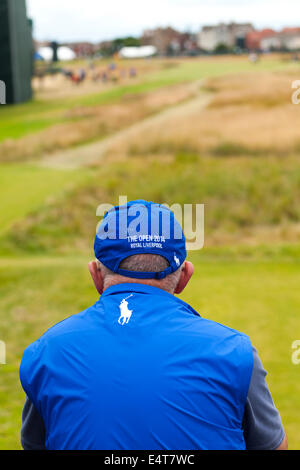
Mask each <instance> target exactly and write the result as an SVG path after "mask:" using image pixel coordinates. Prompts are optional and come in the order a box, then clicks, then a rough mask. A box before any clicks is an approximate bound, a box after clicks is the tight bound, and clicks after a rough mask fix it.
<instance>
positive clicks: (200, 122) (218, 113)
mask: <svg viewBox="0 0 300 470" xmlns="http://www.w3.org/2000/svg"><path fill="white" fill-rule="evenodd" d="M298 76H299V74H298V72H293V73H292V72H277V74H274V73H272V74H270V73H265V72H262V73H256V74H254V73H250V74H240V75H235V76H232V77H230V78H229V77H223V78H217V79H216V78H215V79H211V80H208V81H207V82H206V87H207V88H208V89H209V90H210V91H212V90H213V91H214V93H215V94H214V97H213V100H212V103H211V105H210V106H209V107H208V109H205V110H202V111H200V112H199V111H198V110H197V109H194V110H193V111H192V112H191V113H190V114H189V115H188V116H187V115H174V116H173V117H171V118H170V120H169V123H168V126H167V127H165V128H164V129H160V127H159V126H156V125H155V123H154V124H153V125H152V126H149V127H148V128H147V129H146V130H145V131H144V132H143V133H140V134H139V135H138V136H135V137H134V139H130V138H127V139H126V138H124V139H123V140H122V141H118V143H117V144H116V145H115V146H111V148H110V149H109V152H108V155H109V153H113V154H114V155H116V154H118V155H125V156H127V157H130V156H131V155H150V156H151V155H159V154H166V153H171V154H174V153H176V152H180V151H181V152H189V153H198V154H199V153H201V154H209V155H213V156H234V155H241V156H243V155H253V156H261V155H266V154H268V155H273V156H276V155H278V156H283V157H284V156H286V155H287V154H291V153H297V154H298V153H299V148H300V145H299V143H300V138H299V128H300V113H299V107H298V106H295V105H293V104H292V103H291V93H292V89H291V83H292V81H293V80H295V79H296V78H297V77H298Z"/></svg>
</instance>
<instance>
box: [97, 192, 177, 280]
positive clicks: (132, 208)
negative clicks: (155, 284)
mask: <svg viewBox="0 0 300 470" xmlns="http://www.w3.org/2000/svg"><path fill="white" fill-rule="evenodd" d="M94 251H95V256H96V258H97V259H98V260H99V261H101V263H102V264H104V266H106V267H107V268H108V269H110V270H111V271H113V272H115V273H118V274H120V275H122V276H126V277H132V278H136V279H163V278H165V277H166V276H167V275H168V274H171V273H172V272H174V271H177V269H178V268H179V267H180V266H181V265H182V263H183V262H184V260H185V259H186V246H185V236H184V233H183V231H182V228H181V225H180V224H179V222H178V221H177V220H176V218H175V215H174V213H173V212H172V211H171V210H170V209H168V208H167V207H166V206H164V205H162V204H156V203H154V202H148V201H144V200H137V201H130V202H128V203H127V204H125V205H122V206H116V207H113V208H112V209H110V210H109V211H108V212H106V214H105V215H104V217H103V220H102V222H101V224H100V226H99V228H98V231H97V235H96V238H95V244H94ZM137 254H155V255H160V256H163V257H164V258H165V259H166V260H167V261H168V262H169V266H168V267H167V268H166V269H165V270H164V271H161V272H141V271H128V270H125V269H121V268H120V264H121V262H122V261H123V260H124V259H126V258H128V257H129V256H132V255H137Z"/></svg>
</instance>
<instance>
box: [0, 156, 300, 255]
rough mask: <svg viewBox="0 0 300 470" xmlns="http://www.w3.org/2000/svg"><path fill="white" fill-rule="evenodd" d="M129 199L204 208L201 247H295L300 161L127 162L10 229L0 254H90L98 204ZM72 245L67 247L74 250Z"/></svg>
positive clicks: (299, 228)
mask: <svg viewBox="0 0 300 470" xmlns="http://www.w3.org/2000/svg"><path fill="white" fill-rule="evenodd" d="M120 194H126V195H127V197H128V199H129V200H130V199H140V198H144V199H147V200H155V201H158V202H162V203H169V204H173V203H180V204H185V203H186V204H191V203H204V204H205V235H206V240H205V244H206V245H207V246H219V245H232V244H234V245H243V244H246V245H259V244H269V245H272V244H276V243H283V242H284V243H287V242H290V243H297V242H298V240H299V233H300V224H299V220H300V206H299V200H300V159H299V158H298V157H287V158H285V159H284V160H283V159H282V158H279V157H260V158H253V157H250V156H247V157H243V158H240V157H227V158H222V159H217V158H211V157H210V158H208V157H198V156H197V155H193V154H191V155H190V154H182V153H180V154H178V155H176V157H175V158H174V159H171V160H170V159H169V158H166V159H164V158H161V159H160V160H154V159H152V158H150V157H149V158H142V159H138V158H132V159H131V160H130V161H127V160H125V161H123V160H121V161H118V162H113V163H108V162H106V165H105V166H103V167H101V168H98V169H94V173H93V176H92V175H91V177H90V178H89V180H88V185H83V186H82V187H80V188H75V189H74V190H72V191H70V192H69V193H68V194H67V195H65V196H63V197H60V198H56V199H53V201H52V202H51V203H49V204H47V205H46V206H43V208H42V209H41V210H38V211H35V212H33V213H32V214H31V215H30V216H28V217H27V218H26V219H25V220H22V221H21V222H20V223H16V224H14V226H13V227H12V229H11V230H10V231H9V233H7V234H6V236H5V237H4V238H3V237H2V239H1V240H0V252H1V251H2V252H5V251H7V250H9V251H15V250H18V251H20V252H26V251H30V252H36V253H37V252H39V251H42V252H45V253H46V252H49V251H50V252H60V253H62V252H64V253H65V252H68V251H70V250H71V251H72V250H73V249H74V247H76V249H78V250H80V251H82V250H83V251H85V250H86V249H88V247H89V244H90V240H91V237H92V236H93V235H94V233H95V228H96V224H97V222H98V221H97V218H96V208H97V207H98V205H99V204H101V203H103V202H108V201H111V202H112V203H114V202H115V203H117V202H118V197H119V195H120ZM71 240H72V242H71Z"/></svg>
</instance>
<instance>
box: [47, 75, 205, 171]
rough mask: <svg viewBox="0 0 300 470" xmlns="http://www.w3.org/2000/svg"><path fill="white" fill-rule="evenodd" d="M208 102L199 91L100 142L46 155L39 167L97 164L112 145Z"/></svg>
mask: <svg viewBox="0 0 300 470" xmlns="http://www.w3.org/2000/svg"><path fill="white" fill-rule="evenodd" d="M198 86H199V84H198ZM210 100H211V95H210V94H208V93H204V92H201V91H200V93H199V95H198V96H194V97H193V98H192V99H190V100H188V101H185V102H184V103H181V104H179V105H175V106H172V107H171V108H168V109H166V110H163V111H161V112H159V113H158V114H156V115H154V116H150V117H148V118H146V119H144V120H143V121H141V122H138V123H135V124H133V125H132V126H130V127H127V128H126V129H123V130H121V131H119V132H117V133H116V134H113V135H111V136H109V137H107V138H105V139H103V140H101V141H97V142H94V143H90V144H86V145H81V146H80V147H77V148H72V149H69V150H65V151H59V152H56V153H54V154H51V155H46V156H45V157H44V158H43V159H42V160H41V161H40V165H41V166H43V167H47V168H56V169H59V168H61V169H74V168H80V167H83V166H88V165H91V164H93V163H97V162H99V161H100V160H101V158H102V157H103V155H104V154H105V153H106V152H107V151H108V150H109V148H110V147H111V146H112V145H115V144H117V143H119V142H121V141H122V140H123V139H128V138H132V137H134V136H135V135H136V134H138V133H139V132H141V131H145V130H147V129H148V128H149V127H151V126H153V125H158V124H159V125H161V126H163V125H164V124H165V123H167V122H168V119H169V118H170V117H173V116H178V115H187V116H188V115H189V114H190V113H192V112H193V111H195V110H198V111H201V110H203V109H204V108H205V107H206V106H207V105H208V103H209V102H210Z"/></svg>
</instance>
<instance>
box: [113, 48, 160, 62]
mask: <svg viewBox="0 0 300 470" xmlns="http://www.w3.org/2000/svg"><path fill="white" fill-rule="evenodd" d="M156 53H157V49H156V47H155V46H141V47H123V48H122V49H121V50H120V51H119V54H120V56H121V57H122V58H123V59H141V58H146V57H152V56H154V55H155V54H156Z"/></svg>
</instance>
